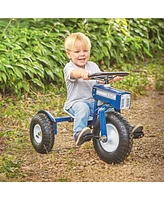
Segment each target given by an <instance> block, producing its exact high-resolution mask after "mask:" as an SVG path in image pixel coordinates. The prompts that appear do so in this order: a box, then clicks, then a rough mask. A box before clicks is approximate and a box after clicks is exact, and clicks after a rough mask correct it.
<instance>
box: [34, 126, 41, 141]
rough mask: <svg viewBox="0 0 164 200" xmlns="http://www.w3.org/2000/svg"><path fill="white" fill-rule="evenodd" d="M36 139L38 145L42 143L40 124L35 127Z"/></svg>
mask: <svg viewBox="0 0 164 200" xmlns="http://www.w3.org/2000/svg"><path fill="white" fill-rule="evenodd" d="M34 139H35V141H36V142H37V143H38V144H39V143H41V141H42V129H41V127H40V125H39V124H36V125H35V126H34Z"/></svg>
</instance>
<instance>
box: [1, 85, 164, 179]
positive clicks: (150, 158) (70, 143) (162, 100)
mask: <svg viewBox="0 0 164 200" xmlns="http://www.w3.org/2000/svg"><path fill="white" fill-rule="evenodd" d="M123 114H124V116H125V117H126V118H127V119H128V120H129V121H130V122H131V123H132V124H137V123H142V124H143V126H144V132H145V136H144V137H143V138H141V139H135V140H134V143H133V148H132V151H131V153H130V155H129V157H128V158H127V159H126V160H125V161H124V162H123V163H121V164H116V165H109V164H106V163H104V162H103V161H101V160H100V159H99V157H98V156H97V154H96V152H95V150H94V148H93V145H92V142H88V143H85V144H83V145H82V146H81V147H80V148H79V147H75V144H74V140H73V135H72V123H68V122H66V123H61V124H59V126H58V134H57V136H56V137H55V144H54V147H53V150H52V152H51V153H49V154H46V155H45V154H44V155H42V154H39V153H37V152H36V151H35V150H34V149H33V147H32V145H31V144H29V146H24V149H23V150H21V151H20V155H19V156H20V157H21V158H22V159H23V160H24V162H23V163H22V165H21V173H22V174H23V176H22V177H19V178H18V179H17V178H14V179H12V181H20V182H21V181H23V182H63V181H64V182H163V181H164V145H163V144H164V93H162V92H157V91H155V90H153V89H151V90H149V92H148V94H147V95H146V96H141V97H138V98H137V99H136V100H133V101H132V104H131V109H130V110H127V111H124V113H123ZM27 134H29V133H27ZM29 143H30V140H29ZM0 178H1V179H2V181H3V179H4V177H0ZM4 181H7V180H5V179H4ZM10 181H11V180H10Z"/></svg>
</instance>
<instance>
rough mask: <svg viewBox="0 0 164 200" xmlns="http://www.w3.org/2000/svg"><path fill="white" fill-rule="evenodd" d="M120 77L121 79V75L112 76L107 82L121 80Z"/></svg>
mask: <svg viewBox="0 0 164 200" xmlns="http://www.w3.org/2000/svg"><path fill="white" fill-rule="evenodd" d="M122 79H123V77H121V76H116V77H114V78H113V79H112V80H110V81H109V83H111V82H113V81H120V80H122Z"/></svg>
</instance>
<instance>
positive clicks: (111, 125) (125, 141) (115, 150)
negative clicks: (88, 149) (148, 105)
mask: <svg viewBox="0 0 164 200" xmlns="http://www.w3.org/2000/svg"><path fill="white" fill-rule="evenodd" d="M130 128H131V126H130V124H129V122H128V121H127V120H126V119H125V118H124V117H123V116H122V115H121V114H120V113H117V112H109V113H108V114H107V115H106V131H107V138H108V140H107V141H105V142H104V141H101V140H99V139H97V138H98V137H100V136H101V135H100V134H101V132H100V121H99V119H98V120H97V121H96V123H95V125H94V128H93V134H94V135H95V136H96V137H94V138H93V145H94V148H95V151H96V153H97V154H98V156H99V157H100V159H101V160H103V161H104V162H106V163H109V164H112V163H113V164H116V163H120V162H122V161H124V160H125V159H126V158H127V156H128V155H129V154H130V152H131V149H132V144H133V137H132V134H130Z"/></svg>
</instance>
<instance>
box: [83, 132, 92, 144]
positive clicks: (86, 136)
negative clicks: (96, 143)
mask: <svg viewBox="0 0 164 200" xmlns="http://www.w3.org/2000/svg"><path fill="white" fill-rule="evenodd" d="M92 138H93V134H92V133H89V134H87V135H84V137H83V140H84V141H85V142H89V141H91V139H92Z"/></svg>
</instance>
